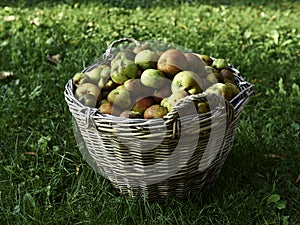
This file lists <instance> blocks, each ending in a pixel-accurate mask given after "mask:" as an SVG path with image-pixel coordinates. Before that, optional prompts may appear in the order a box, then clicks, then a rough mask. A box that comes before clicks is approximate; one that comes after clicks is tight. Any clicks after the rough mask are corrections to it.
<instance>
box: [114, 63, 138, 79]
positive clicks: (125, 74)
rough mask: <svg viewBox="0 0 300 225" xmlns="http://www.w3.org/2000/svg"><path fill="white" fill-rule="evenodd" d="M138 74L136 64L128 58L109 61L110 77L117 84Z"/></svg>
mask: <svg viewBox="0 0 300 225" xmlns="http://www.w3.org/2000/svg"><path fill="white" fill-rule="evenodd" d="M137 76H138V67H137V65H136V64H135V63H134V62H133V61H132V60H129V59H117V60H113V61H112V62H111V79H112V81H113V82H115V83H117V84H123V83H124V82H125V81H126V80H129V79H131V78H136V77H137Z"/></svg>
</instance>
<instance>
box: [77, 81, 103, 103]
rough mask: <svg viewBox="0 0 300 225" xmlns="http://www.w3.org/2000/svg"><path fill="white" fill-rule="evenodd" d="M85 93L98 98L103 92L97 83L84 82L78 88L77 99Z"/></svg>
mask: <svg viewBox="0 0 300 225" xmlns="http://www.w3.org/2000/svg"><path fill="white" fill-rule="evenodd" d="M84 94H91V95H93V96H95V97H96V98H97V99H98V100H100V99H101V98H102V93H101V91H100V88H99V87H98V86H97V85H95V84H92V83H83V84H80V85H79V86H78V87H77V88H76V91H75V97H76V98H77V99H79V98H80V97H81V96H83V95H84ZM97 102H98V101H97Z"/></svg>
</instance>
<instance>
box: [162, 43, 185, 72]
mask: <svg viewBox="0 0 300 225" xmlns="http://www.w3.org/2000/svg"><path fill="white" fill-rule="evenodd" d="M186 67H187V59H186V57H185V56H184V54H183V53H182V52H181V51H179V50H177V49H169V50H166V51H165V52H163V53H162V54H161V56H160V57H159V59H158V62H157V68H158V70H159V71H162V72H163V73H165V74H166V75H168V76H171V77H173V76H174V75H175V74H176V73H178V72H180V71H182V70H185V69H186Z"/></svg>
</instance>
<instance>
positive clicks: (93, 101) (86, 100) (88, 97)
mask: <svg viewBox="0 0 300 225" xmlns="http://www.w3.org/2000/svg"><path fill="white" fill-rule="evenodd" d="M78 100H79V102H81V104H83V105H85V106H88V107H92V108H95V107H96V106H97V104H98V99H97V97H96V96H94V95H92V94H87V93H86V94H83V95H82V96H80V97H79V99H78Z"/></svg>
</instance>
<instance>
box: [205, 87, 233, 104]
mask: <svg viewBox="0 0 300 225" xmlns="http://www.w3.org/2000/svg"><path fill="white" fill-rule="evenodd" d="M205 92H206V93H210V94H218V95H221V96H223V97H224V98H225V99H226V100H230V99H231V98H232V90H231V88H230V87H228V85H226V84H223V83H215V84H213V85H211V86H210V87H208V88H207V89H206V90H205Z"/></svg>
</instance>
